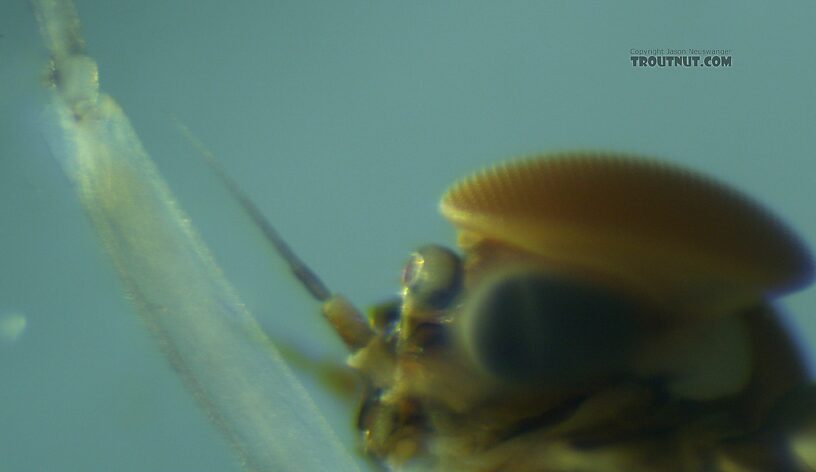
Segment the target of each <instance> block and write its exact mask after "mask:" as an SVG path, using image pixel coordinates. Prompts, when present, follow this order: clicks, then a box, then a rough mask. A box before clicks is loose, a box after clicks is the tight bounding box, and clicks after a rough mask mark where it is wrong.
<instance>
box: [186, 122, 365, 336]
mask: <svg viewBox="0 0 816 472" xmlns="http://www.w3.org/2000/svg"><path fill="white" fill-rule="evenodd" d="M176 125H177V126H178V127H179V129H180V130H181V132H182V134H184V136H185V137H186V138H187V139H188V140H189V141H190V143H191V144H192V145H193V146H194V147H195V148H196V149H197V150H198V151H199V152H200V153H201V155H202V156H203V157H204V160H205V162H206V163H207V165H208V166H209V167H210V169H211V170H212V171H213V172H214V173H215V174H216V175H217V176H218V178H219V179H220V180H221V182H222V183H223V184H224V186H226V188H227V190H228V191H229V193H230V194H231V195H232V196H233V197H234V198H235V199H236V200H237V201H238V204H239V205H241V208H243V210H244V211H245V212H246V213H247V215H248V216H249V217H250V219H251V220H252V222H253V223H254V224H255V226H256V227H258V229H260V230H261V233H263V235H264V237H265V238H266V240H267V241H269V243H270V244H272V247H273V248H275V251H276V252H277V253H278V255H280V257H281V258H282V259H283V260H284V261H285V262H286V264H287V265H288V266H289V270H290V271H291V272H292V274H293V275H294V276H295V278H296V279H297V280H298V281H300V283H301V285H303V287H304V288H305V289H306V290H307V291H308V292H309V294H310V295H311V296H312V298H314V299H315V300H317V301H319V302H321V303H322V311H323V316H324V317H325V318H326V320H328V322H329V323H330V324H331V325H332V327H333V328H334V330H335V331H336V332H337V334H339V335H340V338H341V339H342V340H343V342H344V343H345V344H346V345H347V346H348V347H349V348H350V349H351V350H352V351H356V350H357V349H359V348H361V347H363V346H365V345H366V344H367V343H368V341H369V340H370V339H371V337H372V336H373V332H372V330H371V328H370V327H369V325H368V322H367V321H366V319H365V317H364V316H363V315H362V314H361V313H360V311H359V310H358V309H357V308H355V307H354V305H352V304H351V302H349V301H348V300H347V299H346V298H345V297H343V296H341V295H337V294H332V292H331V291H330V290H329V289H328V288H327V287H326V285H325V284H324V283H323V281H322V280H320V277H318V276H317V274H315V273H314V271H313V270H312V269H311V268H309V266H308V265H306V263H305V262H303V260H301V259H300V257H298V256H297V254H295V253H294V251H292V249H291V248H290V247H289V245H288V244H286V241H284V240H283V237H281V235H280V233H278V231H277V230H276V229H275V227H274V226H272V223H270V222H269V220H268V219H266V217H265V216H264V215H263V213H262V212H261V210H260V209H259V208H258V207H257V205H255V203H253V202H252V200H251V199H250V198H249V197H248V196H247V195H246V194H245V193H244V192H243V190H241V187H240V186H239V185H238V183H237V182H235V180H233V179H232V178H231V177H230V176H229V175H228V174H227V173H226V171H224V169H223V168H222V167H221V165H220V164H219V163H218V160H217V159H216V158H215V155H213V153H212V152H210V150H209V149H207V147H206V146H204V143H202V142H201V141H200V140H199V139H198V138H196V137H195V136H194V135H193V134H192V132H190V130H189V128H187V126H185V125H184V124H183V123H181V122H180V121H179V120H178V119H176Z"/></svg>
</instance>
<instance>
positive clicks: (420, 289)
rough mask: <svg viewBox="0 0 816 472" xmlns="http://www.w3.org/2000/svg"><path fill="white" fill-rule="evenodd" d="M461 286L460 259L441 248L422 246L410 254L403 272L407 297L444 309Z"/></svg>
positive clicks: (416, 301)
mask: <svg viewBox="0 0 816 472" xmlns="http://www.w3.org/2000/svg"><path fill="white" fill-rule="evenodd" d="M461 284H462V263H461V260H460V259H459V256H457V255H456V253H454V252H453V251H451V250H450V249H447V248H444V247H441V246H424V247H422V248H420V249H419V250H417V251H416V252H414V253H413V254H411V259H410V260H409V261H408V263H407V264H406V265H405V267H404V268H403V270H402V285H403V287H404V288H405V290H406V292H407V293H406V294H407V295H408V296H410V297H411V299H412V300H413V301H414V302H415V303H418V304H421V305H426V306H429V307H433V308H444V307H446V306H447V305H448V304H449V303H450V302H451V300H452V299H453V297H454V296H455V295H456V294H457V292H458V291H459V288H460V287H461Z"/></svg>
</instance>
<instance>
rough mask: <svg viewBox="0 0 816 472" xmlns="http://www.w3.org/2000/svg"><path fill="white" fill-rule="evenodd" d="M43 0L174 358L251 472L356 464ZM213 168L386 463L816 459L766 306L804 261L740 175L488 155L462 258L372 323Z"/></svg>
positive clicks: (134, 294)
mask: <svg viewBox="0 0 816 472" xmlns="http://www.w3.org/2000/svg"><path fill="white" fill-rule="evenodd" d="M35 7H36V10H37V12H38V15H39V18H40V23H41V25H42V28H43V34H44V37H45V38H46V43H47V45H48V47H49V49H50V51H51V53H52V57H53V61H54V74H53V75H54V79H53V86H54V87H53V91H54V108H55V111H56V116H57V120H58V124H59V126H60V128H61V130H62V132H63V135H64V138H65V140H64V143H63V144H62V145H60V146H57V147H58V148H60V150H61V152H60V155H61V156H62V158H63V163H64V164H65V166H66V170H67V171H68V174H69V176H71V178H72V179H73V180H74V182H75V183H76V186H77V188H78V190H79V193H80V198H81V201H82V203H83V206H84V207H85V208H86V210H87V211H88V213H89V214H90V216H91V219H92V221H93V223H94V225H95V226H96V228H97V231H98V232H99V234H100V236H101V238H102V240H103V243H104V244H105V246H106V248H107V249H108V252H109V254H110V256H111V258H112V259H113V260H114V262H115V264H116V266H117V269H118V270H119V272H120V275H121V276H122V279H123V280H124V282H125V286H126V288H127V290H128V292H129V294H130V296H131V298H133V299H134V301H135V302H136V304H137V307H138V308H139V311H140V313H141V314H142V316H143V317H144V318H145V319H146V321H147V322H148V324H149V326H150V327H151V329H152V331H153V332H154V334H155V335H156V336H157V337H159V338H160V339H161V340H162V343H163V346H164V348H165V352H166V353H167V355H168V358H169V359H170V360H171V362H173V364H174V365H175V366H176V367H177V368H178V369H179V371H180V372H181V373H182V376H183V377H184V379H185V380H186V381H187V383H188V385H189V386H190V388H191V389H192V390H193V391H194V392H195V394H196V396H197V397H198V398H199V399H200V400H201V401H202V403H203V404H204V406H205V407H206V408H207V409H208V411H209V412H210V414H211V415H212V417H213V418H214V419H215V421H216V423H217V424H218V425H219V426H220V427H221V428H222V429H223V430H224V431H225V433H226V435H227V437H228V438H229V439H230V441H231V442H232V443H233V444H234V445H235V446H236V449H237V450H238V451H239V453H240V454H241V456H242V460H243V462H244V463H245V464H246V465H247V468H248V469H251V470H264V471H267V470H288V469H297V470H308V471H312V470H314V471H317V470H356V469H357V467H358V466H357V464H356V463H355V461H354V460H353V459H351V458H350V457H349V455H348V453H347V452H346V451H343V450H342V448H341V447H340V446H339V445H338V442H337V440H336V438H335V437H334V433H333V432H332V431H331V430H330V429H329V428H328V427H327V425H326V424H325V422H324V421H323V419H322V416H321V414H320V412H319V411H317V410H316V408H315V407H314V405H313V404H312V402H311V400H310V399H309V396H308V394H307V392H305V390H304V389H303V388H302V387H301V386H300V385H299V384H298V383H297V381H296V380H295V379H294V377H292V375H291V373H290V372H289V370H288V368H287V366H286V365H285V364H284V362H283V361H282V359H281V358H280V357H279V356H278V355H277V354H276V351H275V350H274V347H273V346H271V344H270V343H269V340H268V339H267V338H266V337H265V335H264V334H263V333H262V332H261V331H260V329H259V328H258V326H257V324H256V323H255V321H254V319H253V318H252V317H251V315H250V314H249V313H247V312H246V310H245V309H244V308H243V305H242V304H241V303H240V300H238V299H237V297H236V296H235V295H234V293H233V290H232V288H231V287H230V285H229V283H228V282H227V281H226V280H225V279H224V278H223V275H222V274H221V273H220V270H219V269H218V267H217V266H216V265H215V263H214V261H213V260H212V258H211V256H210V254H209V252H208V250H207V248H206V247H205V246H204V245H203V243H201V241H200V239H199V237H198V235H197V234H196V232H195V231H194V230H193V229H192V227H191V226H190V225H189V224H188V223H187V219H186V217H185V216H184V214H183V213H182V212H181V210H180V209H179V208H178V207H177V204H176V203H175V201H174V199H173V197H172V195H171V194H170V192H169V190H168V189H167V188H166V185H165V184H164V182H163V181H162V180H161V178H160V177H159V176H158V174H157V172H156V170H155V169H154V167H153V166H152V163H151V162H150V160H149V158H148V157H147V155H146V153H145V152H144V151H143V150H142V148H141V145H140V144H139V141H138V138H137V137H136V136H135V133H134V132H133V130H132V129H131V127H130V125H129V123H128V121H127V118H126V117H125V115H124V114H123V113H122V111H121V110H120V109H119V108H118V107H117V106H116V104H115V102H114V101H113V100H112V99H111V98H110V97H108V96H106V95H104V94H101V93H100V92H99V89H98V84H97V81H96V66H95V64H94V62H93V61H92V60H91V59H90V58H88V57H87V56H85V55H84V52H83V48H82V40H81V37H80V36H79V30H78V21H77V19H76V16H75V13H74V12H73V8H72V7H71V5H70V3H68V2H63V1H58V0H38V1H35ZM210 162H211V164H213V165H214V167H215V168H216V171H217V172H218V173H219V175H220V176H221V177H222V178H223V179H224V180H225V182H226V184H227V185H228V186H229V188H230V189H231V191H232V192H233V194H235V195H236V197H237V198H238V199H239V201H240V202H241V204H242V206H243V207H244V208H245V209H246V210H247V212H248V214H249V215H250V216H251V217H252V219H253V220H254V221H255V222H256V223H257V224H258V226H259V227H260V229H261V230H262V231H263V232H264V234H265V235H266V237H267V238H268V239H269V240H270V242H271V243H272V244H273V245H274V246H275V247H276V248H277V249H278V251H279V252H280V253H281V255H282V256H283V257H284V259H286V260H287V261H288V262H289V264H290V266H291V268H292V271H293V273H294V274H295V275H296V276H297V278H298V279H299V280H300V281H301V282H302V283H303V284H304V286H306V288H308V290H309V292H310V293H311V294H312V296H313V297H314V298H315V299H317V300H319V301H320V302H321V303H322V306H323V314H324V316H325V317H326V319H327V321H328V322H329V323H330V324H331V325H332V326H333V327H334V329H335V331H337V333H338V334H339V336H340V337H341V339H342V340H343V341H344V342H345V344H346V345H347V346H348V347H349V350H350V351H351V355H350V357H349V362H348V363H349V366H350V367H351V368H352V369H353V370H354V371H356V372H357V373H358V374H359V377H360V378H361V382H362V383H363V384H364V387H365V388H364V397H363V399H362V402H361V407H360V410H359V412H358V415H357V426H358V429H359V431H360V433H361V438H362V439H361V441H362V445H363V448H364V450H365V451H366V452H367V453H368V454H370V455H373V456H375V457H377V458H379V459H381V460H382V461H383V463H384V464H387V465H388V466H389V467H391V468H393V469H395V470H399V469H405V470H408V469H412V470H416V469H419V470H439V471H467V472H471V471H506V472H523V471H550V472H566V471H599V472H604V471H621V470H629V471H654V470H661V471H678V472H681V471H699V470H710V471H721V472H726V471H728V472H735V471H756V470H762V471H768V470H792V471H805V470H814V468H816V458H814V456H816V445H815V444H814V441H816V396H814V387H813V386H812V385H809V384H808V380H807V377H806V375H805V371H804V368H803V366H802V361H801V358H800V355H799V354H798V353H797V352H796V349H795V348H794V346H793V343H792V342H791V340H790V339H789V338H788V336H787V335H786V333H785V332H784V330H782V329H781V328H780V326H779V324H778V322H777V319H776V315H775V314H774V310H773V308H772V306H771V305H770V303H771V302H772V300H773V298H774V297H776V296H778V295H780V294H783V293H787V292H790V291H792V290H795V289H797V288H800V287H802V286H804V285H806V284H807V283H809V282H810V281H811V279H812V276H813V267H812V262H811V259H810V256H809V254H808V252H807V250H806V249H805V248H804V247H803V245H802V244H801V242H800V241H799V240H798V239H797V238H796V237H795V236H794V235H792V234H791V233H790V232H789V231H788V230H787V229H786V228H785V227H784V226H783V225H781V224H780V223H779V222H777V221H776V220H775V219H774V218H773V217H772V216H770V215H769V214H768V213H766V212H765V211H764V210H762V209H761V208H759V207H758V206H757V205H755V204H754V203H752V202H750V201H749V200H747V199H746V198H744V197H743V196H741V195H739V194H737V193H736V192H734V191H732V190H730V189H728V188H725V187H723V186H722V185H720V184H717V183H714V182H712V181H710V180H708V179H706V178H704V177H701V176H698V175H696V174H693V173H690V172H688V171H684V170H680V169H677V168H674V167H669V166H666V165H664V164H658V163H656V162H654V161H649V160H643V159H636V158H631V157H627V156H620V155H614V154H587V153H581V154H578V153H573V154H561V155H552V156H543V157H539V158H534V159H527V160H521V161H516V162H513V163H510V164H505V165H501V166H498V167H495V168H493V169H489V170H487V171H484V172H482V173H479V174H477V175H475V176H472V177H470V178H467V179H465V180H463V181H462V182H460V183H458V184H455V185H454V186H453V187H452V188H451V189H450V190H449V191H448V192H447V193H446V194H445V195H444V197H443V199H442V203H441V208H442V212H443V214H444V215H445V217H446V218H448V219H449V220H450V221H451V222H452V223H453V225H454V226H455V227H456V229H457V231H458V245H459V247H460V249H461V253H458V252H456V251H453V250H451V249H447V248H444V247H441V246H436V245H429V246H425V247H422V248H420V249H418V250H417V251H416V252H415V253H414V254H413V255H412V256H411V257H410V259H409V261H408V263H407V264H406V266H405V268H404V269H403V274H402V292H401V297H400V298H399V299H398V300H394V301H391V302H387V303H385V304H382V305H380V306H377V307H375V308H374V309H372V310H371V311H370V312H369V314H368V316H367V317H366V316H363V315H362V314H361V313H360V312H359V311H358V310H357V309H355V308H354V306H353V305H352V304H351V303H350V302H348V301H347V300H346V299H344V298H343V297H341V296H339V295H336V294H332V293H331V291H329V290H328V289H327V288H326V287H325V285H324V284H322V282H320V281H319V279H318V278H317V276H316V275H315V274H313V273H312V272H311V271H310V270H309V269H308V267H306V265H305V264H303V262H301V261H300V260H299V259H298V257H297V256H296V255H295V254H294V253H293V252H292V251H291V250H290V249H289V247H288V246H287V245H286V244H285V243H284V242H283V240H282V239H281V238H280V236H279V235H278V234H277V232H276V231H275V230H274V228H273V227H272V226H271V225H270V224H269V223H268V222H266V221H265V220H264V218H263V216H262V215H261V213H260V212H259V211H258V210H257V209H256V208H255V207H254V205H253V204H252V203H251V201H249V199H248V198H246V197H245V196H244V195H243V194H242V193H241V191H240V189H239V188H238V186H237V185H235V184H234V183H233V182H232V181H230V180H229V178H228V177H226V175H225V174H224V173H223V172H222V171H220V170H219V169H218V168H217V165H215V164H214V163H213V161H212V160H210ZM307 442H308V443H311V444H317V445H319V448H318V449H319V451H320V453H319V454H308V455H302V454H300V453H299V452H298V451H299V447H298V446H300V445H302V444H304V443H307ZM295 464H296V465H295Z"/></svg>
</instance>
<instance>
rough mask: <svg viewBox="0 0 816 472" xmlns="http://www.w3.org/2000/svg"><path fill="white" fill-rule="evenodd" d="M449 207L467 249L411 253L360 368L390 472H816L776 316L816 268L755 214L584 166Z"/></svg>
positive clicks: (464, 187)
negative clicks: (779, 299)
mask: <svg viewBox="0 0 816 472" xmlns="http://www.w3.org/2000/svg"><path fill="white" fill-rule="evenodd" d="M441 208H442V212H443V214H444V215H445V216H446V217H447V218H448V219H449V220H450V221H451V222H452V223H453V224H454V225H455V226H456V228H457V229H458V231H459V245H460V247H461V248H462V250H463V254H462V255H461V256H459V255H457V254H456V253H454V252H453V251H451V250H448V249H445V248H441V247H438V246H427V247H424V248H421V249H419V250H418V251H417V252H415V253H414V254H413V255H412V256H411V258H410V260H409V262H408V264H407V265H406V267H405V269H404V272H403V281H402V283H403V291H402V298H401V300H399V301H395V302H394V303H393V304H391V305H385V306H384V307H380V308H379V309H378V310H375V311H374V312H373V313H372V314H371V316H370V321H371V326H372V334H371V335H369V336H368V339H370V340H369V342H368V344H366V345H365V346H364V347H362V348H359V349H354V352H353V354H352V356H351V358H350V362H349V364H350V365H351V366H352V367H353V368H355V369H357V370H358V371H359V372H360V373H361V374H362V377H363V379H364V380H365V382H366V386H367V390H366V392H367V393H366V396H365V398H364V401H363V404H362V408H361V411H360V413H359V419H358V425H359V428H360V430H361V432H362V433H363V443H364V446H365V448H366V450H367V451H368V452H370V453H372V454H375V455H377V456H379V457H381V458H383V460H385V461H386V462H387V463H388V464H390V465H391V466H392V467H393V468H395V469H399V468H400V467H402V466H403V465H406V466H411V465H412V464H414V463H417V462H419V463H422V464H423V465H425V466H426V467H429V468H431V469H433V470H445V471H477V470H478V471H482V470H484V471H493V470H501V471H510V472H520V471H559V472H560V471H620V470H632V471H647V470H648V471H652V470H661V471H699V470H711V471H748V470H763V471H764V470H801V471H805V470H814V469H813V468H814V467H815V466H816V464H814V462H813V456H814V449H816V443H814V441H816V436H814V428H816V417H815V416H816V411H814V409H813V406H814V401H815V400H814V397H813V390H814V388H813V387H812V386H809V385H808V380H807V377H806V374H805V370H804V368H803V365H802V360H801V358H800V355H799V354H798V353H797V351H796V349H795V348H794V346H793V343H792V341H791V340H790V339H789V338H788V337H787V335H786V334H785V332H784V331H783V330H782V329H781V328H780V326H779V324H778V322H777V319H776V316H775V314H774V311H773V308H772V307H771V305H770V304H769V303H770V301H771V299H772V298H773V297H774V296H777V295H779V294H781V293H785V292H789V291H791V290H794V289H797V288H800V287H802V286H804V285H806V284H807V283H809V282H810V281H811V279H812V276H813V266H812V262H811V259H810V256H809V254H808V252H807V250H806V249H805V248H804V246H803V245H802V243H801V242H800V241H799V240H798V239H797V238H796V237H795V236H794V235H793V234H791V233H790V232H789V231H788V230H787V229H786V228H785V227H784V226H783V225H781V224H780V223H779V222H778V221H776V220H775V218H774V217H772V216H771V215H769V214H768V213H767V212H765V211H764V210H762V209H761V208H760V207H758V206H757V205H756V204H754V203H753V202H751V201H749V200H747V199H746V198H745V197H743V196H741V195H740V194H738V193H736V192H734V191H733V190H731V189H728V188H726V187H724V186H722V185H720V184H717V183H715V182H712V181H710V180H708V179H706V178H704V177H702V176H698V175H695V174H693V173H691V172H688V171H685V170H681V169H677V168H673V167H669V166H666V165H664V164H659V163H656V162H654V161H650V160H643V159H636V158H632V157H629V156H621V155H614V154H603V153H598V154H586V153H583V154H561V155H552V156H544V157H539V158H535V159H527V160H521V161H516V162H512V163H509V164H505V165H500V166H497V167H495V168H493V169H489V170H487V171H484V172H482V173H480V174H477V175H475V176H473V177H470V178H468V179H465V180H464V181H462V182H460V183H458V184H456V185H454V186H453V187H452V188H451V189H450V190H449V191H448V192H447V193H446V194H445V196H444V197H443V199H442V203H441ZM329 311H331V308H330V307H329ZM792 411H796V413H795V414H794V413H792Z"/></svg>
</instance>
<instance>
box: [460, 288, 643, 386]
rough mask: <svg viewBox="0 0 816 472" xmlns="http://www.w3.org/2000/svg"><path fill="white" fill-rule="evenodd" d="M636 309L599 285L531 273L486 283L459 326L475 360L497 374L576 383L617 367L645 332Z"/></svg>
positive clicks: (606, 372)
mask: <svg viewBox="0 0 816 472" xmlns="http://www.w3.org/2000/svg"><path fill="white" fill-rule="evenodd" d="M637 311H639V310H638V307H637V305H636V304H634V303H632V302H630V301H629V300H627V299H625V298H624V297H621V296H618V295H617V294H614V293H611V292H607V291H605V290H603V289H602V288H599V287H596V286H594V285H590V284H584V283H581V282H578V281H575V280H569V279H564V278H561V277H557V276H554V275H548V274H540V273H529V272H526V273H520V274H512V275H509V276H507V277H504V278H502V279H500V280H497V281H494V282H493V283H492V284H490V285H489V286H487V287H485V289H484V290H483V292H482V293H481V294H477V295H476V298H475V301H474V304H473V305H472V308H471V310H470V311H469V312H467V313H465V317H464V320H463V324H462V326H463V328H464V332H465V337H466V343H467V344H468V345H469V349H470V351H471V352H472V354H473V355H474V356H475V358H476V361H477V362H478V363H479V364H481V365H482V366H483V367H484V368H485V369H487V370H488V371H490V372H491V373H493V374H494V375H496V376H498V377H500V378H502V379H505V380H508V381H517V382H533V383H541V384H551V385H573V384H576V383H581V382H585V381H588V380H591V379H594V378H597V377H598V376H602V375H607V374H611V373H614V372H615V371H616V369H620V367H621V366H622V364H623V363H624V362H625V360H626V358H627V356H628V353H629V352H630V349H631V347H632V344H633V342H635V341H636V338H637V337H638V333H639V331H640V330H639V328H638V326H637V323H636V321H635V319H636V318H635V314H636V313H637Z"/></svg>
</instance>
